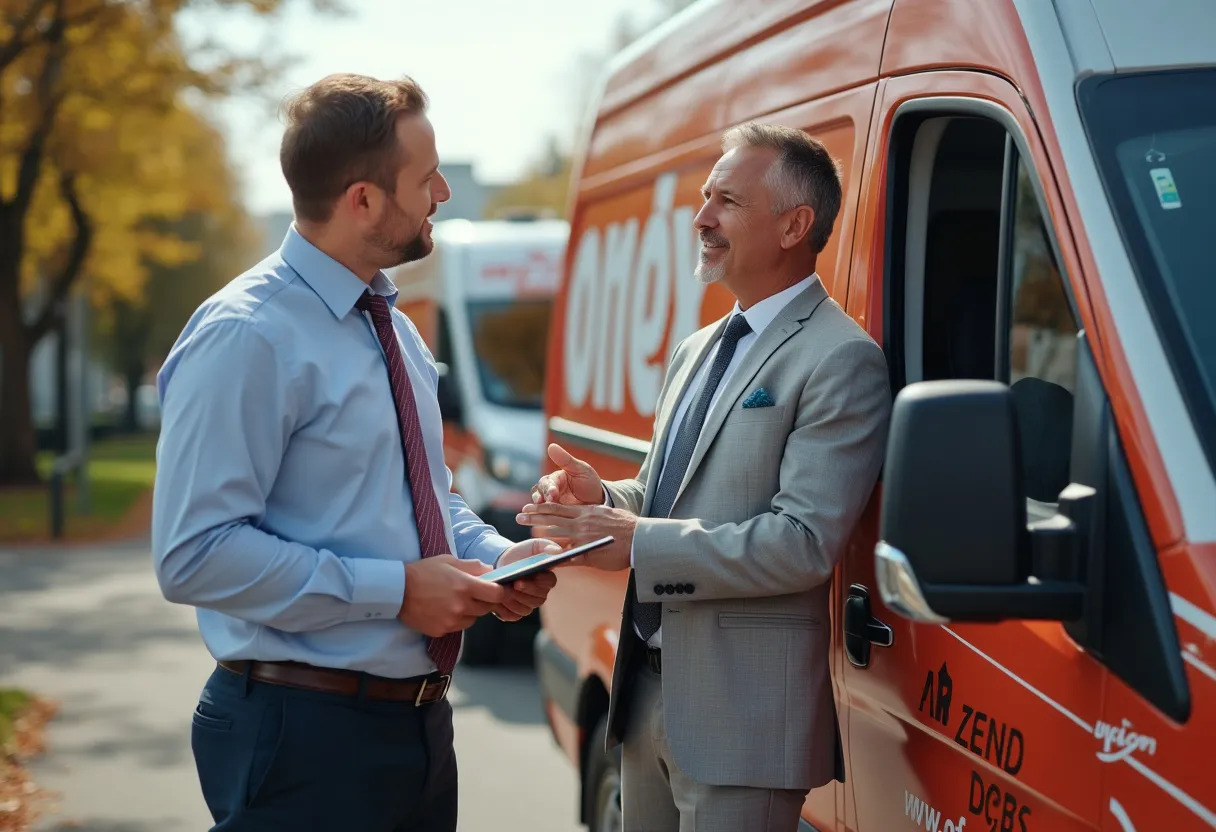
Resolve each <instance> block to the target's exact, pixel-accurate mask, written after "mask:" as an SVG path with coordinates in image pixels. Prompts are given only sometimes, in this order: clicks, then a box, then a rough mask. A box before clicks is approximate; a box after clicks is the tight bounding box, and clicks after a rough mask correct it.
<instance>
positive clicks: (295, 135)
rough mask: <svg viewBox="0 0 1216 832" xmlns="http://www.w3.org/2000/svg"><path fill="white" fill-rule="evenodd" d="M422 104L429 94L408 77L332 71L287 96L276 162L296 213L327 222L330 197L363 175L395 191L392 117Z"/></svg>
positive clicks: (394, 123)
mask: <svg viewBox="0 0 1216 832" xmlns="http://www.w3.org/2000/svg"><path fill="white" fill-rule="evenodd" d="M426 107H427V97H426V93H424V92H423V91H422V87H420V86H418V84H417V83H415V82H414V80H413V79H412V78H408V77H407V78H402V79H401V80H399V81H381V80H378V79H376V78H369V77H368V76H366V75H346V74H344V75H329V76H326V77H325V78H322V79H321V80H320V81H318V82H317V83H315V84H313V85H312V86H311V87H309V88H308V89H306V90H304V91H303V92H301V93H300V94H299V95H296V96H294V97H292V98H290V99H289V100H288V101H287V102H286V105H285V111H286V115H287V130H286V132H284V133H283V143H282V145H280V147H279V163H280V164H281V165H282V167H283V177H284V178H285V179H286V180H287V185H288V187H290V188H291V201H292V204H293V205H294V207H295V211H296V216H297V217H298V218H300V219H303V220H311V221H313V222H324V221H326V220H328V219H329V218H330V216H331V215H332V214H333V208H334V201H335V200H337V198H338V197H339V196H341V195H342V192H343V191H345V190H346V189H347V188H349V187H350V186H351V185H352V184H354V183H355V182H359V181H363V180H366V181H369V182H374V183H375V184H376V185H378V186H380V187H381V188H384V189H385V190H386V191H388V192H389V193H390V194H391V193H393V191H394V185H395V184H396V176H397V171H398V169H399V168H400V166H401V164H402V162H403V159H401V158H400V153H399V148H398V147H397V134H396V127H397V119H398V118H399V117H400V116H403V115H412V114H415V113H423V112H426Z"/></svg>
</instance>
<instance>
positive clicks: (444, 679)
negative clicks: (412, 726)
mask: <svg viewBox="0 0 1216 832" xmlns="http://www.w3.org/2000/svg"><path fill="white" fill-rule="evenodd" d="M430 683H431V680H430V679H423V680H422V686H421V687H419V688H418V695H417V696H416V697H414V707H415V708H418V707H421V706H422V697H423V696H425V695H426V688H427V685H429V684H430ZM436 684H441V685H443V693H441V694H439V698H440V699H442V698H443V697H445V696H447V695H448V689H449V688H451V687H452V675H451V674H450V673H445V674H443V675H442V676H440V677H439V681H438V682H436Z"/></svg>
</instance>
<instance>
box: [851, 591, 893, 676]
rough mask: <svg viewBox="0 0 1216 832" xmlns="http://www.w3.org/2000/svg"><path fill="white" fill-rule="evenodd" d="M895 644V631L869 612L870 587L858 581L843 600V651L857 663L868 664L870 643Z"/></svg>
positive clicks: (857, 664)
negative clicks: (867, 587)
mask: <svg viewBox="0 0 1216 832" xmlns="http://www.w3.org/2000/svg"><path fill="white" fill-rule="evenodd" d="M893 644H895V632H894V631H893V630H892V629H891V628H890V627H889V626H887V625H886V624H884V623H883V622H881V621H879V620H878V619H877V618H875V617H874V616H873V615H871V614H870V591H869V590H868V589H866V588H865V587H864V586H862V585H861V584H853V585H852V586H851V587H849V597H848V599H847V600H846V601H845V602H844V652H845V655H847V656H848V657H849V661H850V662H852V663H853V664H854V665H855V666H857V667H866V666H868V665H869V664H870V648H871V646H872V645H878V646H879V647H890V646H891V645H893Z"/></svg>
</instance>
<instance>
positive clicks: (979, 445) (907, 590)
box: [876, 381, 1094, 623]
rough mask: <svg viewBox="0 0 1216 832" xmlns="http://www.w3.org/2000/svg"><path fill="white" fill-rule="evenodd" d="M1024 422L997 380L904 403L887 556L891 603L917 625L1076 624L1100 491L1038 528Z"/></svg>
mask: <svg viewBox="0 0 1216 832" xmlns="http://www.w3.org/2000/svg"><path fill="white" fill-rule="evenodd" d="M1019 441H1020V440H1019V431H1018V416H1017V412H1016V407H1015V405H1014V397H1013V394H1012V392H1011V391H1010V390H1009V388H1008V387H1006V386H1005V385H1003V384H999V383H997V382H992V381H931V382H919V383H916V384H911V385H909V386H908V387H906V388H904V390H902V391H901V392H900V393H899V395H898V396H897V397H896V399H895V405H894V407H893V409H892V413H891V431H890V435H889V437H888V442H887V463H886V473H885V476H884V479H883V491H882V515H881V530H880V536H881V541H880V543H879V545H878V548H877V549H876V555H877V557H878V563H877V565H876V566H877V572H878V577H879V588H880V590H881V592H882V597H883V601H884V602H885V603H887V604H888V606H891V607H892V608H893V609H895V610H896V611H897V612H900V613H901V614H904V615H907V616H908V617H911V618H913V619H915V620H920V621H925V622H932V623H941V622H942V621H945V620H958V621H999V620H1002V619H1007V618H1025V619H1043V620H1060V621H1067V620H1074V619H1076V618H1077V617H1078V616H1079V615H1080V614H1081V609H1082V603H1083V601H1084V592H1083V588H1082V586H1081V585H1080V584H1079V583H1077V582H1076V580H1075V578H1074V574H1075V566H1076V564H1077V561H1078V558H1079V551H1080V547H1081V545H1082V540H1083V538H1084V537H1085V535H1086V532H1087V530H1088V525H1089V517H1090V515H1091V513H1092V504H1093V498H1094V494H1093V489H1090V488H1085V487H1083V486H1075V485H1073V486H1069V487H1068V488H1067V489H1065V491H1064V493H1063V494H1062V495H1061V498H1060V512H1061V513H1059V514H1057V515H1056V516H1055V517H1053V518H1051V519H1050V520H1048V521H1040V522H1037V523H1035V524H1034V525H1033V527H1028V526H1027V522H1026V495H1025V491H1024V487H1023V484H1022V462H1021V459H1022V457H1021V448H1020V445H1019Z"/></svg>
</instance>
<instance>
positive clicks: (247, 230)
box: [98, 206, 261, 430]
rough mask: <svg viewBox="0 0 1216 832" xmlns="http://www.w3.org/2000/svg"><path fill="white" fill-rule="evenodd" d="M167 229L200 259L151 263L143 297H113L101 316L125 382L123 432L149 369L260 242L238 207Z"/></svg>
mask: <svg viewBox="0 0 1216 832" xmlns="http://www.w3.org/2000/svg"><path fill="white" fill-rule="evenodd" d="M165 225H166V227H165V228H164V229H163V231H162V233H165V234H171V235H172V236H174V237H176V238H177V239H179V240H181V241H183V242H185V243H188V244H190V245H191V246H192V247H193V248H194V249H195V251H196V252H197V255H198V256H197V257H196V258H194V259H192V260H191V261H189V262H187V263H182V264H180V265H166V264H164V263H158V262H152V263H150V264H149V265H148V268H147V278H146V280H145V281H144V285H143V290H142V292H141V293H140V295H139V297H137V298H127V297H113V298H112V299H111V300H110V302H109V304H108V306H107V307H103V308H102V309H101V314H100V316H99V317H100V319H101V320H100V324H99V327H98V329H99V333H98V336H99V337H98V342H99V344H100V346H101V349H102V352H103V354H104V355H105V356H106V358H107V359H108V363H109V364H110V366H111V367H113V369H114V370H115V371H117V372H118V373H120V374H121V375H122V376H123V380H124V382H125V384H126V389H127V410H126V414H125V416H124V419H123V425H122V427H123V429H124V430H135V429H137V428H138V427H139V422H138V399H137V397H136V392H137V390H138V389H139V387H140V386H141V385H142V384H143V382H144V377H145V376H146V375H147V372H148V370H149V369H150V368H151V369H155V366H156V363H157V362H158V361H159V360H161V359H163V358H164V356H165V355H167V354H168V352H169V350H170V348H172V346H173V343H174V342H175V341H176V340H177V336H178V335H179V334H180V332H181V330H182V327H183V326H185V323H186V321H187V319H188V318H189V317H190V315H191V313H193V312H194V310H195V309H197V308H198V305H199V304H200V303H202V302H203V301H204V300H206V298H207V297H209V296H210V295H211V294H212V293H214V292H215V291H216V290H218V289H219V288H221V287H222V286H223V285H224V284H225V283H226V282H227V281H229V280H231V279H232V278H233V277H234V276H235V275H237V274H240V272H241V271H242V270H243V269H245V268H246V267H248V265H249V263H250V262H252V260H253V259H254V255H255V254H256V253H257V252H258V246H259V244H260V243H261V235H260V234H259V232H258V229H257V228H256V227H255V224H254V223H253V222H252V220H251V218H250V217H249V216H248V215H247V214H246V213H245V212H244V211H243V210H240V209H239V208H236V207H235V206H234V208H233V209H232V210H227V211H215V212H201V211H196V212H193V213H191V214H188V215H187V216H185V217H183V218H182V219H180V220H177V221H175V222H172V223H167V224H165Z"/></svg>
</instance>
